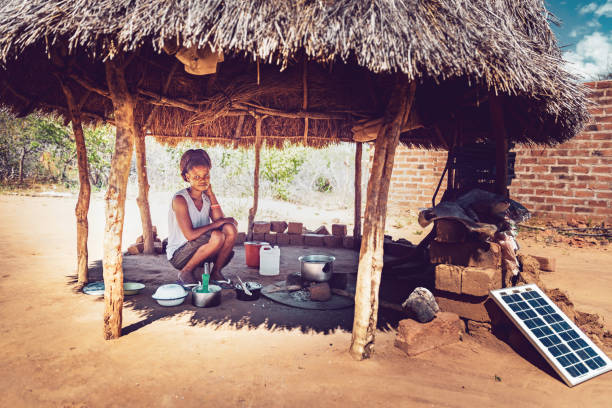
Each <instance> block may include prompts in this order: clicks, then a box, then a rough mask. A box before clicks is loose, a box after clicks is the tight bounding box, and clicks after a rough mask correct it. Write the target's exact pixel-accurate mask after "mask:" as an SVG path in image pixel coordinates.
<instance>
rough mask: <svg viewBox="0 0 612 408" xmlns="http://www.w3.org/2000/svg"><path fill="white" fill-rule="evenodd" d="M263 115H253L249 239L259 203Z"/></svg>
mask: <svg viewBox="0 0 612 408" xmlns="http://www.w3.org/2000/svg"><path fill="white" fill-rule="evenodd" d="M262 120H263V117H261V116H255V170H254V171H253V207H251V209H250V210H249V225H248V230H247V236H248V237H249V239H252V237H253V223H254V222H255V215H256V214H257V205H258V203H259V155H260V152H261V145H262V142H263V138H262V137H261V122H262Z"/></svg>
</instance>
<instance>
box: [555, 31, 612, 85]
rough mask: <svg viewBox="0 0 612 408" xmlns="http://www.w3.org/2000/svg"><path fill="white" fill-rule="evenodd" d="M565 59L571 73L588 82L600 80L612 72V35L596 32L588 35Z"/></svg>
mask: <svg viewBox="0 0 612 408" xmlns="http://www.w3.org/2000/svg"><path fill="white" fill-rule="evenodd" d="M563 57H564V58H565V60H566V61H567V69H568V70H569V71H570V72H573V73H575V74H577V75H579V76H580V77H582V78H583V79H586V80H593V79H598V78H599V77H602V76H604V75H606V74H608V73H610V71H612V34H608V35H605V34H602V33H600V32H598V31H596V32H594V33H593V34H590V35H586V36H584V38H582V39H581V40H580V41H578V43H577V44H576V48H575V50H574V51H566V52H565V53H564V54H563Z"/></svg>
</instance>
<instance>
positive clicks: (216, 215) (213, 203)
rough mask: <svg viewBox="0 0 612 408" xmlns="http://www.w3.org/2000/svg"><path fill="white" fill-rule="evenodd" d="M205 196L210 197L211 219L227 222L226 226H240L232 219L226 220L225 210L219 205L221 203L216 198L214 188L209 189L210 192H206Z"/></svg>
mask: <svg viewBox="0 0 612 408" xmlns="http://www.w3.org/2000/svg"><path fill="white" fill-rule="evenodd" d="M204 194H206V195H207V196H208V199H209V200H210V219H211V220H213V221H222V220H223V221H225V222H224V224H229V223H231V224H234V226H236V227H237V226H238V223H237V222H236V220H234V219H233V218H231V217H228V218H225V215H224V214H223V210H222V209H221V206H220V205H219V201H217V197H216V196H215V193H213V190H212V187H208V190H206V191H205V192H204Z"/></svg>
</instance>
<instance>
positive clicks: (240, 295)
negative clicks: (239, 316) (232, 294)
mask: <svg viewBox="0 0 612 408" xmlns="http://www.w3.org/2000/svg"><path fill="white" fill-rule="evenodd" d="M243 287H245V288H247V289H248V290H249V292H251V295H250V296H249V295H247V294H246V292H245V290H244V289H243ZM234 288H235V289H236V299H238V300H257V299H259V295H260V294H261V288H262V285H261V284H259V283H257V282H244V286H243V285H241V284H239V283H237V284H236V285H234Z"/></svg>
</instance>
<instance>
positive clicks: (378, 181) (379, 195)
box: [349, 74, 416, 360]
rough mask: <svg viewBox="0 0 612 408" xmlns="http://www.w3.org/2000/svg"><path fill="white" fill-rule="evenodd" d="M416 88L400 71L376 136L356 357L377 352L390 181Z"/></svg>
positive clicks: (359, 282)
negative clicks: (379, 303)
mask: <svg viewBox="0 0 612 408" xmlns="http://www.w3.org/2000/svg"><path fill="white" fill-rule="evenodd" d="M415 89H416V84H415V83H414V82H412V83H411V84H410V86H409V82H408V79H407V78H406V77H405V76H403V75H399V74H398V76H397V79H396V85H395V88H394V89H393V92H392V94H391V98H390V100H389V104H388V105H387V109H386V112H385V117H384V123H383V125H382V126H381V129H380V131H379V133H378V136H377V138H376V144H375V150H374V160H373V163H372V171H371V173H370V180H369V181H368V192H367V200H366V208H365V216H364V224H363V237H362V240H361V250H360V252H359V267H358V271H357V286H356V290H355V318H354V322H353V333H352V340H351V347H350V350H349V352H350V354H351V356H353V358H355V359H357V360H362V359H365V358H369V357H370V356H371V355H372V353H373V351H374V337H375V333H376V324H377V320H378V288H379V286H380V277H381V272H382V267H383V243H384V235H385V221H386V216H387V197H388V193H389V183H390V180H391V173H392V171H393V159H394V155H395V149H396V147H397V144H398V142H399V136H400V132H401V126H402V124H404V123H405V122H406V121H407V120H408V114H409V113H410V108H411V106H412V103H413V100H414V93H415Z"/></svg>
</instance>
